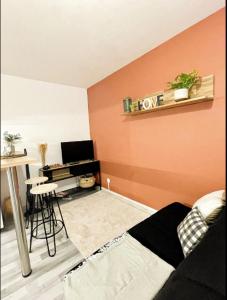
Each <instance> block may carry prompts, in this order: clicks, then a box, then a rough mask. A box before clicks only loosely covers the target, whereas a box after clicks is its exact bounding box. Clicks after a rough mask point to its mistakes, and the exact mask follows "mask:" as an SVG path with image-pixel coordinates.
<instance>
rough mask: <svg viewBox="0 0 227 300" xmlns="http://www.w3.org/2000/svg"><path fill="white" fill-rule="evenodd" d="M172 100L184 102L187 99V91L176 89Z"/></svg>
mask: <svg viewBox="0 0 227 300" xmlns="http://www.w3.org/2000/svg"><path fill="white" fill-rule="evenodd" d="M174 99H175V100H176V101H177V100H184V99H188V89H177V90H175V91H174Z"/></svg>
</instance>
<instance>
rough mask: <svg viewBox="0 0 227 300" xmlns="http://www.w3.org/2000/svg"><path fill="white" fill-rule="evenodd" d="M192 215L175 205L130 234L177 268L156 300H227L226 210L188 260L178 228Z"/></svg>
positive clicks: (135, 228) (144, 222)
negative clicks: (183, 250) (184, 253)
mask: <svg viewBox="0 0 227 300" xmlns="http://www.w3.org/2000/svg"><path fill="white" fill-rule="evenodd" d="M189 211H190V208H189V207H186V206H184V205H183V204H180V203H177V202H176V203H172V204H170V205H168V206H166V207H165V208H163V209H161V210H160V211H158V212H157V213H155V214H154V215H152V216H151V217H149V218H148V219H146V220H144V221H143V222H141V223H139V224H138V225H136V226H134V227H133V228H131V229H130V230H129V233H130V234H131V235H132V236H133V237H134V238H136V239H137V240H138V241H139V242H141V243H142V244H143V245H144V246H145V247H147V248H149V249H150V250H151V251H153V252H154V253H156V254H157V255H158V256H160V257H161V258H162V259H164V260H165V261H167V262H168V263H169V264H171V265H173V266H174V267H175V268H176V270H175V271H174V272H173V273H172V274H171V275H170V277H169V279H168V280H167V281H166V283H165V284H164V286H163V287H162V289H161V290H160V291H159V292H158V294H157V295H156V297H155V300H222V299H225V295H226V290H225V251H226V250H225V208H223V210H222V212H221V213H220V214H219V215H218V217H217V218H216V220H215V222H214V224H212V225H210V227H209V230H208V232H207V233H206V235H205V236H204V238H203V239H202V241H201V242H200V244H199V245H198V246H197V247H196V248H195V249H194V250H193V251H192V252H191V253H190V254H189V255H188V256H187V257H186V258H184V256H183V252H182V250H181V245H180V242H179V239H178V237H177V226H178V224H179V223H180V222H181V221H182V220H183V219H184V218H185V216H186V215H187V213H188V212H189Z"/></svg>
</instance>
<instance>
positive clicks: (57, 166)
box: [49, 164, 63, 169]
mask: <svg viewBox="0 0 227 300" xmlns="http://www.w3.org/2000/svg"><path fill="white" fill-rule="evenodd" d="M49 167H50V169H57V168H61V167H63V165H61V164H53V165H49Z"/></svg>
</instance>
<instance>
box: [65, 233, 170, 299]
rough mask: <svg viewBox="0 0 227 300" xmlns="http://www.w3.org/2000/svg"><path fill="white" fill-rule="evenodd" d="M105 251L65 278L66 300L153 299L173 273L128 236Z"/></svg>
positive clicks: (167, 265)
mask: <svg viewBox="0 0 227 300" xmlns="http://www.w3.org/2000/svg"><path fill="white" fill-rule="evenodd" d="M103 249H105V251H103ZM103 249H102V252H101V253H98V254H96V255H93V256H91V257H90V258H88V259H87V260H86V261H85V263H83V264H82V266H80V267H79V268H77V269H76V270H74V271H72V272H70V273H68V274H67V275H66V276H65V279H64V290H65V300H74V299H75V300H112V299H116V300H127V299H130V300H151V299H153V298H154V296H155V295H156V293H157V292H158V291H159V289H160V288H161V287H162V286H163V284H164V283H165V281H166V280H167V278H168V277H169V275H170V273H171V272H172V271H173V270H174V268H173V267H172V266H171V265H169V264H168V263H166V262H165V261H164V260H162V259H161V258H160V257H158V256H157V255H156V254H154V253H153V252H151V251H150V250H149V249H147V248H146V247H144V246H143V245H141V244H140V243H139V242H138V241H137V240H136V239H134V238H133V237H132V236H130V235H129V234H128V233H125V234H124V235H122V237H120V238H118V240H117V241H115V242H112V243H110V245H109V246H107V247H104V248H103Z"/></svg>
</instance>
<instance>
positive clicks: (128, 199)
mask: <svg viewBox="0 0 227 300" xmlns="http://www.w3.org/2000/svg"><path fill="white" fill-rule="evenodd" d="M102 189H103V190H105V191H107V192H109V193H111V194H114V195H117V196H119V197H121V198H122V200H123V201H125V202H126V203H128V204H130V205H132V206H134V207H136V208H140V209H142V210H143V211H146V212H147V211H149V212H150V213H151V214H154V213H155V212H156V211H157V210H156V209H154V208H152V207H150V206H147V205H145V204H142V203H140V202H137V201H135V200H132V199H130V198H128V197H125V196H123V195H121V194H118V193H116V192H113V191H111V190H108V189H106V188H104V187H102Z"/></svg>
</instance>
